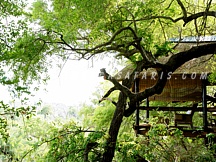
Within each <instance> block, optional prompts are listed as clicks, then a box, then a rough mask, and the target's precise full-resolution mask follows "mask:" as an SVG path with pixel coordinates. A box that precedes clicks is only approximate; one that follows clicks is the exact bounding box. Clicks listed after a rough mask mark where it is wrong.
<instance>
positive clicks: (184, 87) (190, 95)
mask: <svg viewBox="0 0 216 162" xmlns="http://www.w3.org/2000/svg"><path fill="white" fill-rule="evenodd" d="M214 39H215V40H214ZM213 41H214V42H215V41H216V37H208V38H202V41H201V42H200V41H199V42H197V41H196V40H195V38H194V37H190V39H188V38H187V39H185V40H183V43H179V45H178V46H177V48H176V49H175V50H176V52H181V51H186V50H189V49H191V48H192V47H193V46H197V45H198V44H199V45H200V44H202V45H203V44H207V43H210V42H213ZM172 42H179V40H178V39H173V40H172ZM169 58H170V56H169V57H160V58H159V59H158V61H159V62H160V63H162V64H165V63H166V62H167V61H168V60H169ZM215 62H216V58H215V57H214V56H213V55H212V54H209V55H206V56H202V57H199V58H194V59H192V60H190V61H188V62H186V63H185V64H183V65H182V66H181V67H179V68H178V69H176V71H175V72H174V73H172V77H170V78H169V79H168V81H167V83H166V85H165V87H164V89H163V92H162V93H161V94H160V95H153V96H151V97H149V100H159V101H201V99H202V79H203V78H202V77H200V76H202V74H209V73H211V72H212V66H216V65H215ZM134 70H135V66H134V65H132V64H131V65H128V66H127V67H125V68H124V69H122V70H121V71H120V72H119V73H118V74H117V75H116V76H115V78H116V79H117V80H118V81H122V80H123V79H125V78H128V77H129V75H130V74H131V73H132V72H133V71H134ZM153 73H155V74H156V70H155V69H153V68H149V69H148V70H147V71H146V70H143V71H142V72H141V73H140V74H139V78H140V82H139V90H140V91H143V90H145V89H146V88H150V87H152V86H154V85H155V83H156V81H157V79H155V78H152V74H153ZM183 74H188V77H185V78H183ZM193 74H195V75H193ZM144 75H145V76H146V77H144V78H143V76H144ZM192 76H193V77H192ZM194 76H195V78H194ZM133 89H134V87H132V90H133Z"/></svg>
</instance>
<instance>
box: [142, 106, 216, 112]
mask: <svg viewBox="0 0 216 162" xmlns="http://www.w3.org/2000/svg"><path fill="white" fill-rule="evenodd" d="M139 109H140V110H150V111H152V110H157V111H188V110H193V111H197V112H198V111H200V112H201V111H202V110H203V108H200V107H199V108H193V107H146V106H140V107H139ZM207 111H208V112H216V107H214V108H210V107H209V108H207Z"/></svg>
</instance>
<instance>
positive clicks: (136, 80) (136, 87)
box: [134, 78, 139, 133]
mask: <svg viewBox="0 0 216 162" xmlns="http://www.w3.org/2000/svg"><path fill="white" fill-rule="evenodd" d="M134 82H135V83H134V84H135V93H139V79H138V78H136V79H135V81H134ZM136 125H139V102H137V103H136ZM137 133H139V129H137Z"/></svg>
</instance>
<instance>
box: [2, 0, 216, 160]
mask: <svg viewBox="0 0 216 162" xmlns="http://www.w3.org/2000/svg"><path fill="white" fill-rule="evenodd" d="M27 6H28V5H27V4H25V3H24V1H23V2H22V1H20V0H14V1H10V0H8V1H3V2H1V3H0V13H1V14H0V19H1V21H0V29H1V32H0V51H1V55H0V59H1V60H0V61H1V66H0V74H1V78H0V83H1V84H2V85H4V86H7V87H8V90H9V91H10V92H11V95H13V96H15V97H19V98H20V99H21V101H22V105H21V106H20V107H18V108H14V107H12V106H11V105H9V104H7V103H4V102H3V101H2V102H1V103H0V104H1V118H0V124H1V125H0V133H1V137H2V138H1V149H0V151H1V157H2V159H4V160H5V161H32V160H34V161H103V162H106V161H107V162H109V161H112V160H113V161H146V160H149V161H160V160H161V161H215V159H214V156H213V152H214V145H213V146H212V145H211V149H210V146H208V147H205V146H204V145H203V141H202V140H201V139H193V140H192V139H189V138H183V136H182V132H181V131H179V130H175V131H173V136H172V137H167V136H166V137H165V136H159V135H158V133H164V134H166V131H167V130H166V129H167V128H166V127H164V125H161V124H156V123H157V121H155V119H152V121H151V122H152V123H155V124H154V125H155V126H154V127H153V128H152V129H151V130H150V132H149V137H148V138H147V137H142V136H140V137H136V136H135V135H134V132H133V129H132V125H133V122H134V116H133V112H134V111H135V109H136V106H135V105H136V103H137V102H139V101H142V100H143V99H145V98H147V97H149V96H152V95H154V94H160V93H161V92H162V90H163V88H164V86H165V84H166V81H167V78H166V76H167V75H165V74H168V72H174V71H175V70H176V69H177V68H178V67H180V66H181V65H182V64H184V63H185V62H187V61H189V60H192V59H193V58H198V57H200V56H204V55H207V54H212V56H213V57H215V56H214V54H215V51H216V43H211V44H205V45H198V46H196V47H193V48H192V49H190V50H188V51H184V52H179V51H177V50H175V49H174V47H175V45H174V44H171V43H167V41H168V40H169V39H170V38H179V40H181V38H183V37H185V36H198V37H199V36H205V35H215V34H216V30H215V25H216V24H215V17H216V12H215V10H216V3H215V2H214V1H212V0H203V1H202V0H198V1H194V0H166V1H163V0H146V1H142V0H134V1H129V0H118V1H116V0H104V1H102V0H95V1H87V0H82V1H78V0H47V1H45V0H44V1H43V0H38V1H35V2H34V3H33V4H32V5H31V7H30V8H28V7H27ZM167 55H171V57H170V58H169V60H168V62H167V63H166V64H163V63H160V62H158V58H159V57H160V56H167ZM101 56H103V57H111V56H112V57H114V58H115V59H117V60H119V61H120V62H124V63H125V65H127V63H128V62H130V63H133V64H134V67H135V70H134V72H133V73H132V74H131V75H130V77H129V78H126V79H124V80H123V81H122V84H120V83H119V82H118V81H117V80H116V79H115V78H113V77H110V76H111V75H110V74H108V73H107V72H106V71H103V74H104V78H105V79H106V80H107V81H109V82H111V83H112V84H113V85H112V86H111V85H109V84H108V83H107V82H106V84H107V85H106V86H105V87H103V88H102V87H100V88H101V89H103V90H104V97H103V98H102V99H101V98H100V97H99V94H97V93H96V97H95V100H93V101H92V103H93V104H92V105H93V106H92V105H91V106H90V105H83V108H82V109H81V111H80V113H76V112H75V110H74V109H72V110H71V111H70V115H69V116H70V118H69V119H67V120H66V119H65V118H60V119H50V120H48V119H49V115H48V114H49V113H50V110H49V109H48V108H47V107H46V108H44V109H43V110H41V111H40V112H38V113H36V112H35V110H36V109H37V105H33V106H32V105H28V102H27V101H28V97H26V96H28V95H31V94H32V93H33V92H34V91H35V90H37V89H38V88H39V87H40V86H39V85H40V84H42V83H44V82H46V81H47V79H49V74H48V69H49V67H51V65H52V64H53V62H52V60H54V59H55V60H58V64H60V65H61V66H64V63H66V62H67V60H69V59H73V60H77V61H79V60H81V59H87V60H88V59H92V58H93V59H94V58H97V57H101ZM151 67H153V68H156V69H157V72H158V74H160V73H162V72H164V75H163V76H164V77H162V78H161V79H160V80H158V81H157V83H156V84H155V85H154V86H153V87H152V88H150V89H146V90H145V91H143V92H140V93H137V94H134V93H132V92H131V91H130V90H129V89H130V88H131V87H132V84H133V81H134V80H133V78H134V75H135V72H141V71H142V70H143V69H147V68H151ZM213 68H214V67H213ZM8 69H9V70H8ZM215 76H216V74H215V73H213V74H212V75H211V77H210V78H211V81H212V82H214V81H215V80H216V79H215V78H216V77H215ZM33 83H37V85H38V86H36V87H32V85H35V84H33ZM108 86H109V87H108ZM107 87H108V88H107ZM110 87H111V88H110ZM96 92H97V91H96ZM110 95H112V98H113V100H114V101H116V102H115V104H113V103H111V102H108V101H104V100H105V98H106V97H108V96H110ZM99 100H100V101H103V102H101V103H100V104H98V101H99ZM127 102H129V103H130V104H129V106H128V107H126V105H127V104H126V103H127ZM151 104H157V105H158V104H160V103H151ZM165 104H170V103H165ZM161 115H164V114H161ZM197 121H199V120H198V117H197ZM208 137H211V135H208ZM209 140H210V138H209ZM210 143H211V142H210Z"/></svg>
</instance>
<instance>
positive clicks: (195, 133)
mask: <svg viewBox="0 0 216 162" xmlns="http://www.w3.org/2000/svg"><path fill="white" fill-rule="evenodd" d="M167 128H168V129H167V130H168V131H167V135H172V134H171V132H173V130H175V129H179V130H181V131H182V133H183V136H184V137H198V138H206V135H207V134H209V133H212V134H214V135H215V136H216V127H212V126H209V127H208V128H207V129H206V130H204V129H201V128H199V127H193V129H192V128H189V127H187V126H177V127H175V126H167ZM150 129H151V125H150V124H141V125H139V126H136V125H135V126H134V131H135V133H136V134H140V135H145V136H147V135H148V134H147V133H148V131H149V130H150ZM161 136H165V135H164V134H161Z"/></svg>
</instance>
